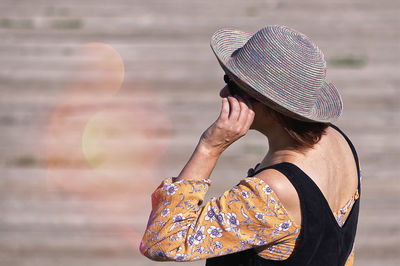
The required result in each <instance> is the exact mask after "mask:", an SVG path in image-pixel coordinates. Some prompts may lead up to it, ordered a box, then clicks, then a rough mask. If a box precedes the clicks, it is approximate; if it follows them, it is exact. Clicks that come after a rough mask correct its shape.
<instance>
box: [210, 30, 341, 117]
mask: <svg viewBox="0 0 400 266" xmlns="http://www.w3.org/2000/svg"><path fill="white" fill-rule="evenodd" d="M211 48H212V50H213V52H214V53H215V55H216V57H217V59H218V61H219V63H220V65H221V66H222V68H223V70H224V71H225V73H226V74H227V75H228V76H229V78H230V79H232V80H233V81H234V82H235V83H237V84H238V85H239V86H240V88H241V89H243V90H244V91H246V92H247V93H248V94H249V95H251V96H252V97H254V98H256V99H257V100H259V101H261V102H262V103H264V104H266V105H268V106H270V107H271V108H273V109H275V110H276V111H278V112H281V113H283V114H285V115H287V116H290V117H293V118H295V119H299V120H304V121H308V122H332V121H334V120H336V119H337V118H338V117H339V116H340V115H341V113H342V109H343V103H342V99H341V96H340V94H339V91H338V90H337V89H336V87H335V86H334V85H333V84H332V83H328V82H327V81H326V80H325V76H326V62H325V59H324V55H323V53H322V51H321V50H320V49H319V48H318V47H317V46H316V45H315V44H314V43H313V42H312V41H311V40H310V38H308V37H307V36H305V35H304V34H302V33H300V32H298V31H296V30H294V29H291V28H289V27H286V26H278V25H274V26H267V27H265V28H263V29H261V30H259V31H258V32H256V33H255V34H252V33H247V32H243V31H239V30H233V29H220V30H218V31H217V32H215V33H214V35H213V36H212V38H211Z"/></svg>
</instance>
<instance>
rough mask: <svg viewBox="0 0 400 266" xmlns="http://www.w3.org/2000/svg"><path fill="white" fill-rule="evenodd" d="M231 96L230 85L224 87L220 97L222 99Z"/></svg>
mask: <svg viewBox="0 0 400 266" xmlns="http://www.w3.org/2000/svg"><path fill="white" fill-rule="evenodd" d="M229 95H230V93H229V88H228V85H226V86H225V87H223V88H222V89H221V90H220V92H219V96H221V97H222V98H225V97H228V96H229Z"/></svg>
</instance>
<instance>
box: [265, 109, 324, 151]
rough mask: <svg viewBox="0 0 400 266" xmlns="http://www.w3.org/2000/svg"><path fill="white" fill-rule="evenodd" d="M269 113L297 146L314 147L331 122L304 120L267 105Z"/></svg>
mask: <svg viewBox="0 0 400 266" xmlns="http://www.w3.org/2000/svg"><path fill="white" fill-rule="evenodd" d="M264 107H265V109H266V110H267V112H268V114H270V115H271V116H272V118H273V119H275V121H277V122H278V123H279V124H280V125H281V126H282V127H283V129H284V130H285V131H286V132H287V133H288V134H289V136H290V137H291V138H292V139H293V140H294V143H295V148H312V147H313V146H314V145H315V144H316V143H318V141H319V140H320V139H321V137H322V135H324V134H325V133H326V132H325V131H326V129H327V128H328V126H329V123H320V122H304V121H300V120H297V119H294V118H291V117H289V116H286V115H283V114H281V113H279V112H277V111H275V110H273V109H271V108H269V107H268V106H265V105H264Z"/></svg>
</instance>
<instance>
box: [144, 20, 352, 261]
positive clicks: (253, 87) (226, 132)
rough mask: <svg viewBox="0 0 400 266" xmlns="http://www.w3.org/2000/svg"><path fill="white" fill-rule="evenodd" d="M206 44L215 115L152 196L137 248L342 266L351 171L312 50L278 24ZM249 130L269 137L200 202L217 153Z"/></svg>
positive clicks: (222, 33) (319, 58) (186, 256)
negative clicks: (216, 80)
mask: <svg viewBox="0 0 400 266" xmlns="http://www.w3.org/2000/svg"><path fill="white" fill-rule="evenodd" d="M211 47H212V49H213V51H214V53H215V55H216V56H217V59H218V61H219V63H220V65H221V66H222V68H223V70H224V72H225V73H226V75H225V77H224V79H225V81H226V83H227V86H225V87H224V88H223V89H222V90H221V92H220V96H221V97H222V108H221V112H220V115H219V117H218V119H217V120H216V121H215V122H214V123H213V124H212V125H211V126H210V127H209V128H208V129H207V130H206V131H205V132H204V133H203V134H202V136H201V138H200V141H199V143H198V145H197V147H196V149H195V151H194V153H193V155H192V156H191V158H190V159H189V161H188V163H187V164H186V166H185V167H184V168H183V170H182V171H181V173H180V174H179V176H178V177H176V178H167V179H165V180H164V181H163V182H162V184H161V185H160V186H159V187H158V188H157V189H156V191H155V192H154V193H153V195H152V207H153V210H152V212H151V214H150V218H149V222H148V225H147V229H146V231H145V234H144V237H143V240H142V243H141V245H140V250H141V252H142V253H143V254H144V255H145V256H147V257H149V258H151V259H153V260H176V261H193V260H199V259H207V263H206V265H352V264H353V252H352V250H353V243H354V238H355V233H356V228H357V220H358V211H359V201H360V200H359V193H360V169H359V163H358V158H357V154H356V152H355V149H354V147H353V145H352V144H351V142H350V140H349V139H348V138H347V137H346V136H345V135H344V134H343V133H342V132H341V131H340V130H339V129H338V128H337V127H335V126H333V125H332V124H331V122H332V121H334V120H336V119H337V118H338V117H339V116H340V115H341V112H342V100H341V98H340V94H339V92H338V91H337V89H336V88H335V86H334V85H333V84H331V83H327V82H326V81H325V75H326V63H325V60H324V56H323V54H322V52H321V51H320V49H319V48H318V47H317V46H316V45H315V44H314V43H313V42H312V41H311V40H310V39H309V38H308V37H307V36H305V35H304V34H302V33H300V32H297V31H295V30H293V29H291V28H288V27H285V26H268V27H265V28H263V29H261V30H259V31H258V32H257V33H255V34H249V33H245V32H241V31H237V30H230V29H224V30H219V31H217V32H216V33H215V34H214V35H213V37H212V40H211ZM249 129H254V130H257V131H259V132H261V133H262V134H264V135H265V136H266V137H267V138H268V143H269V150H268V152H267V154H266V156H265V157H264V159H263V160H262V161H261V162H260V163H259V164H257V166H256V167H255V169H250V170H249V172H248V176H247V177H246V178H244V179H243V180H241V182H240V183H239V184H238V185H236V186H234V187H233V188H232V189H230V190H228V191H226V192H225V193H224V194H223V195H221V196H220V197H219V198H213V199H211V200H210V201H208V202H206V203H205V204H204V206H200V205H201V204H202V203H203V198H204V195H205V193H206V191H207V189H208V186H209V185H210V183H211V181H210V180H209V176H210V174H211V172H212V170H213V168H214V166H215V164H216V162H217V160H218V158H219V156H220V155H221V154H222V152H223V151H224V150H225V149H226V148H227V147H228V146H229V145H230V144H232V143H233V142H235V141H236V140H238V139H239V138H240V137H242V136H243V135H245V134H246V133H247V131H248V130H249ZM238 156H239V155H238Z"/></svg>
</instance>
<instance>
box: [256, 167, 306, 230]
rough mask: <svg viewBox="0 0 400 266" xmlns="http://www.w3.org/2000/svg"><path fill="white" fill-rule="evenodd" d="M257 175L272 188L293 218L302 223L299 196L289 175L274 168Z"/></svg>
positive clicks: (297, 222) (299, 223)
mask: <svg viewBox="0 0 400 266" xmlns="http://www.w3.org/2000/svg"><path fill="white" fill-rule="evenodd" d="M256 177H257V178H260V179H261V180H263V181H264V182H265V183H266V184H267V185H268V186H269V187H270V188H271V189H272V191H273V192H274V193H275V195H276V196H277V197H278V199H279V201H280V202H281V204H282V205H283V207H284V208H285V209H286V211H287V212H288V214H289V216H290V217H291V218H292V220H294V222H295V223H296V224H298V225H301V210H300V200H299V196H298V195H297V191H296V189H295V188H294V187H293V185H292V183H291V182H290V181H289V180H288V179H287V177H286V176H285V175H284V174H282V173H281V172H279V171H277V170H274V169H267V170H264V171H262V172H260V173H258V174H257V175H256Z"/></svg>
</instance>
